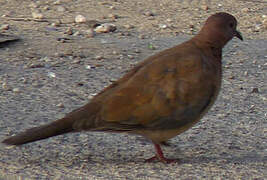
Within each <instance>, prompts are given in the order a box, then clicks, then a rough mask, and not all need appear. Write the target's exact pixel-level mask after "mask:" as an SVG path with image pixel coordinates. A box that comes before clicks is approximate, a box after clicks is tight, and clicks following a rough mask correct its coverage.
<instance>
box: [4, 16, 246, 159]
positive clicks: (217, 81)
mask: <svg viewBox="0 0 267 180" xmlns="http://www.w3.org/2000/svg"><path fill="white" fill-rule="evenodd" d="M236 25H237V21H236V19H235V18H234V17H233V16H232V15H230V14H227V13H217V14H214V15H212V16H211V17H209V18H208V20H207V21H206V23H205V25H204V26H203V28H202V29H201V31H200V32H199V33H198V34H197V35H196V36H195V37H193V38H192V39H190V40H189V41H186V42H184V43H182V44H180V45H178V46H175V47H173V48H170V49H166V50H164V51H162V52H160V53H158V54H156V55H154V56H151V57H149V58H147V59H146V60H144V61H143V62H141V63H139V64H138V65H137V66H136V67H135V68H133V69H132V70H131V71H130V72H128V73H127V74H126V75H124V76H123V77H122V78H121V79H119V80H118V81H116V82H115V83H113V84H111V85H110V86H109V87H107V88H105V89H104V90H103V91H102V92H100V93H99V94H98V95H97V96H95V97H94V98H93V99H92V100H91V101H90V102H89V103H88V104H86V105H85V106H83V107H81V108H79V109H77V110H75V111H73V112H71V113H69V114H67V115H66V116H65V117H64V118H62V119H59V120H57V121H54V122H52V123H50V124H48V125H43V126H40V127H37V128H32V129H29V130H27V131H25V132H22V133H20V134H18V135H15V136H12V137H10V138H7V139H5V140H4V141H3V143H5V144H10V145H21V144H25V143H29V142H33V141H37V140H40V139H45V138H48V137H51V136H56V135H60V134H63V133H68V132H78V131H83V130H86V131H110V132H128V133H133V134H140V135H143V136H145V137H146V138H148V139H150V140H151V141H152V142H153V144H154V145H155V149H156V155H155V156H154V157H152V158H150V159H149V160H148V161H152V160H155V159H158V160H160V161H162V162H165V163H168V162H173V161H174V160H171V159H167V158H165V157H164V156H163V153H162V151H161V148H160V144H161V143H162V142H165V141H166V140H168V139H170V138H173V137H175V136H177V135H178V134H180V133H182V132H184V131H185V130H187V129H189V128H190V127H192V126H193V125H194V124H195V123H197V122H198V121H199V120H200V119H201V117H202V116H203V115H204V114H205V113H206V112H207V111H208V110H209V108H210V107H211V105H212V104H213V103H214V101H215V99H216V97H217V95H218V92H219V90H220V86H221V78H222V70H221V59H222V48H223V47H224V46H225V45H226V43H227V42H228V41H230V40H231V39H232V38H233V37H234V36H236V37H238V38H239V39H241V40H243V39H242V36H241V34H240V33H239V32H238V31H237V30H236Z"/></svg>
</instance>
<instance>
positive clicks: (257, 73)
mask: <svg viewBox="0 0 267 180" xmlns="http://www.w3.org/2000/svg"><path fill="white" fill-rule="evenodd" d="M159 2H160V3H155V1H152V0H148V1H144V2H143V1H137V0H131V1H129V0H124V1H122V0H113V1H97V0H91V1H87V2H85V1H81V0H80V1H74V0H57V1H52V0H48V1H29V0H26V1H22V2H20V1H15V0H11V1H1V2H0V13H1V14H0V23H1V24H0V32H1V33H4V34H5V35H16V36H15V37H17V36H19V37H20V38H21V40H20V41H18V42H14V43H9V44H7V43H5V44H3V43H1V42H2V41H5V40H10V39H12V38H13V37H14V36H10V37H11V38H10V39H9V38H6V36H1V35H0V47H1V48H0V105H1V109H0V140H2V139H3V138H4V137H6V136H9V135H12V134H15V133H17V132H20V131H22V130H24V129H27V128H30V127H34V126H37V125H40V124H44V123H47V122H51V121H52V120H55V119H58V118H60V117H63V116H64V115H65V114H66V113H67V112H70V111H72V110H74V109H75V108H77V107H80V106H82V105H84V104H86V103H87V102H88V101H89V99H90V98H91V97H92V96H94V95H95V94H96V93H97V92H99V91H100V90H101V89H102V88H104V87H105V86H107V85H108V84H110V83H112V82H113V81H114V80H116V79H117V78H119V77H120V76H121V75H122V74H123V73H125V71H126V70H127V69H129V68H131V67H133V66H134V65H135V64H136V63H137V62H139V61H141V60H143V59H144V58H145V57H147V56H150V55H152V54H154V53H156V52H158V51H161V50H163V49H166V48H168V47H172V46H174V45H176V44H178V43H181V42H183V41H185V40H187V39H189V38H190V37H192V35H194V34H195V33H196V32H197V31H198V30H199V28H200V27H201V26H202V24H203V22H204V21H205V19H206V18H207V17H208V16H209V15H210V14H213V13H214V12H218V11H226V12H230V13H231V14H233V15H235V16H236V18H237V19H238V20H239V29H240V31H241V32H242V33H243V36H244V38H245V41H244V42H240V41H238V40H236V39H234V40H233V41H232V42H231V43H229V44H228V45H227V46H226V47H225V49H224V59H223V66H224V80H223V86H222V91H221V93H220V96H219V98H218V100H217V101H216V104H215V105H214V106H213V108H212V109H211V111H210V112H209V113H208V114H207V115H206V116H205V117H204V118H203V119H202V121H201V122H200V123H198V124H197V125H196V126H194V127H193V128H192V129H190V130H188V131H187V132H185V133H183V134H181V135H179V136H177V137H176V138H174V139H172V140H170V143H171V146H170V147H164V152H165V154H166V156H167V157H170V158H179V159H180V160H181V162H180V163H177V164H168V165H166V164H162V163H144V161H143V160H144V159H145V158H149V157H150V156H152V155H153V154H154V149H153V146H152V145H151V144H150V142H148V141H146V140H145V139H143V138H142V137H139V136H129V135H127V134H104V133H92V132H86V133H76V134H67V135H62V136H58V137H54V138H50V139H47V140H43V141H39V142H35V143H32V144H27V145H24V146H21V147H12V146H4V145H2V144H0V179H18V178H25V179H62V178H64V179H258V180H263V179H267V173H266V169H267V167H266V166H267V165H266V164H267V156H266V155H267V145H266V131H267V126H266V119H267V113H266V109H267V108H266V106H267V103H266V102H267V87H266V84H267V80H266V70H267V63H266V62H267V61H266V60H267V17H266V12H267V3H266V1H264V0H262V1H260V0H258V1H256V0H255V1H252V0H251V1H248V0H247V1H245V0H240V1H238V0H236V1H233V0H225V1H219V0H214V1H208V0H207V1H201V0H199V1H197V0H192V1H185V0H184V1H182V0H180V1H174V0H164V1H159ZM264 13H265V14H264ZM79 14H80V15H83V16H84V18H85V19H86V20H87V21H86V23H77V22H75V17H76V16H77V15H79ZM91 20H94V21H91ZM95 21H97V22H98V23H100V24H102V23H112V24H114V25H115V26H116V28H117V30H116V31H114V32H109V33H97V34H95V33H92V32H93V31H92V24H93V25H94V24H96V23H95ZM3 37H4V38H3Z"/></svg>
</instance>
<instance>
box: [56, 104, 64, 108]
mask: <svg viewBox="0 0 267 180" xmlns="http://www.w3.org/2000/svg"><path fill="white" fill-rule="evenodd" d="M56 107H59V108H64V107H65V106H64V104H63V103H59V104H57V105H56Z"/></svg>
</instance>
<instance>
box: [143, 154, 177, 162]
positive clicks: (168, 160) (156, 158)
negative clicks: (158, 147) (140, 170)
mask: <svg viewBox="0 0 267 180" xmlns="http://www.w3.org/2000/svg"><path fill="white" fill-rule="evenodd" d="M154 161H160V162H162V163H164V164H170V163H176V162H179V159H167V158H165V157H158V156H153V157H151V158H149V159H146V160H145V162H147V163H151V162H154Z"/></svg>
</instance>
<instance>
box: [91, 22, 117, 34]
mask: <svg viewBox="0 0 267 180" xmlns="http://www.w3.org/2000/svg"><path fill="white" fill-rule="evenodd" d="M116 29H117V28H116V26H115V25H114V24H110V23H104V24H101V25H100V26H97V27H96V28H95V32H97V33H108V32H113V31H115V30H116Z"/></svg>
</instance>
